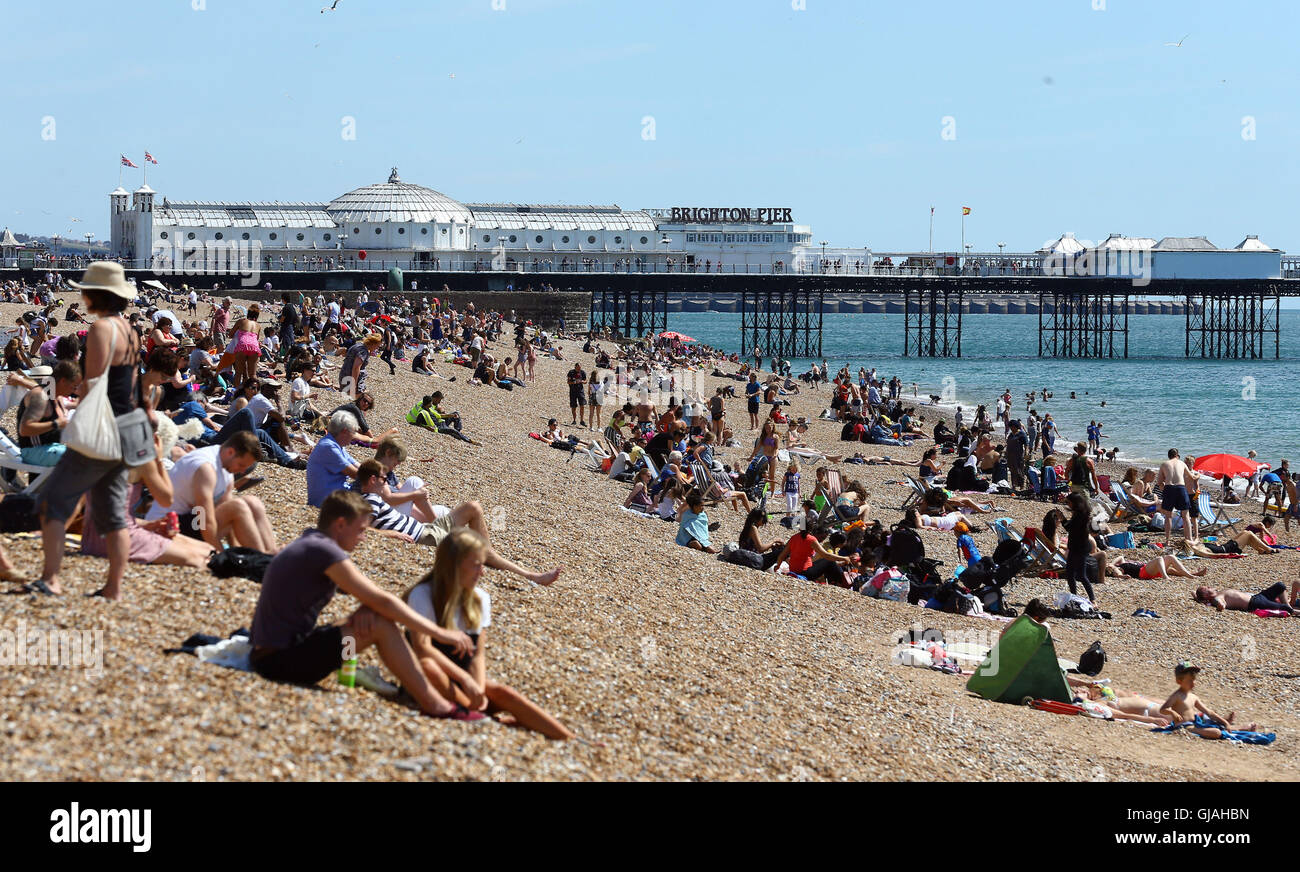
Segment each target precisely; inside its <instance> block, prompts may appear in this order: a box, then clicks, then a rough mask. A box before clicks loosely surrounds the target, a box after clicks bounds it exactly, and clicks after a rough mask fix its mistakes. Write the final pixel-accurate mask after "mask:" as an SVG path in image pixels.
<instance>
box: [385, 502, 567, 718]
mask: <svg viewBox="0 0 1300 872" xmlns="http://www.w3.org/2000/svg"><path fill="white" fill-rule="evenodd" d="M487 551H488V542H487V540H486V539H484V538H483V536H482V535H480V534H479V533H478V532H476V531H475V530H472V529H470V528H469V527H456V528H454V529H453V530H452V531H451V532H450V533H448V534H447V537H446V538H445V539H443V540H442V542H440V543H439V544H438V550H437V552H436V553H435V557H434V564H433V569H431V570H429V571H428V572H427V573H425V575H424V577H423V578H421V579H420V580H419V581H418V582H416V583H415V586H414V587H412V588H411V589H410V590H409V591H407V592H406V597H405V599H406V602H407V604H408V605H410V607H411V608H412V609H413V610H414V611H415V612H416V613H417V614H419V615H421V616H422V617H425V618H427V619H429V620H430V621H433V622H434V623H436V624H438V625H439V626H442V627H446V628H447V629H449V630H453V631H459V632H462V633H465V634H466V635H467V636H469V638H470V641H471V642H472V643H473V645H474V650H473V652H472V653H471V654H468V655H458V654H456V653H455V650H454V649H453V648H452V647H451V646H448V645H443V644H441V643H439V642H435V641H433V640H432V639H431V638H430V637H429V636H426V635H424V634H423V633H411V647H412V649H413V650H414V651H415V656H416V658H417V659H418V660H419V661H420V666H421V668H422V669H423V670H424V673H425V675H426V676H427V677H428V679H429V682H430V683H431V684H432V685H433V687H434V688H435V689H436V690H437V691H438V693H439V694H441V695H442V696H443V697H444V698H445V699H447V700H449V701H451V702H454V703H458V704H460V705H463V706H464V707H465V708H467V709H469V710H470V711H482V712H486V713H487V714H488V715H494V714H496V713H498V712H504V713H506V714H507V715H509V716H510V717H511V719H512V721H511V722H513V723H515V724H518V725H519V726H522V727H526V728H528V729H530V730H534V731H536V732H538V733H541V734H542V735H544V736H546V737H547V738H550V739H571V738H573V733H571V732H570V731H569V730H568V729H566V728H565V726H564V725H563V724H561V723H560V722H559V721H557V720H556V719H555V718H553V717H551V715H549V714H547V713H546V712H545V711H543V710H542V709H541V708H539V707H538V706H537V705H535V704H534V703H533V702H532V701H531V700H529V699H528V698H527V697H525V696H524V695H523V694H521V693H519V692H518V691H517V690H515V689H514V688H512V687H508V686H506V685H504V684H501V683H500V682H498V681H494V680H492V679H490V678H488V677H487V634H486V631H487V628H488V627H489V626H490V625H491V624H492V600H491V598H490V597H489V596H488V593H487V591H486V590H484V589H483V588H481V587H479V586H478V583H479V579H480V578H482V576H483V561H484V559H485V558H486V557H487Z"/></svg>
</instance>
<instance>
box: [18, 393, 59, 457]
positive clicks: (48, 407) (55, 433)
mask: <svg viewBox="0 0 1300 872" xmlns="http://www.w3.org/2000/svg"><path fill="white" fill-rule="evenodd" d="M28 396H31V395H30V394H28ZM56 402H58V400H56V399H55V398H54V397H53V396H52V395H51V394H50V392H49V391H48V390H46V391H45V414H44V415H41V417H40V418H38V419H37V420H36V421H35V423H37V424H43V423H45V422H46V421H53V420H54V412H55V408H56V407H55V405H54V404H55V403H56ZM25 414H27V397H23V399H22V402H21V403H19V404H18V430H19V434H18V447H19V448H33V447H35V446H37V445H53V444H54V443H55V442H58V441H59V436H60V431H59V429H58V428H57V427H55V428H54V429H53V430H50V431H49V432H48V433H40V434H38V435H36V436H24V435H22V426H23V415H25Z"/></svg>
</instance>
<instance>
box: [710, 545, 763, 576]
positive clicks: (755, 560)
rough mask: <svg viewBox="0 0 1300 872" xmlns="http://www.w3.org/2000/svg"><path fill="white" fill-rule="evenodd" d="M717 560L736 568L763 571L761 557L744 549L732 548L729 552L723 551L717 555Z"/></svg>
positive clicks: (755, 552)
mask: <svg viewBox="0 0 1300 872" xmlns="http://www.w3.org/2000/svg"><path fill="white" fill-rule="evenodd" d="M718 559H719V560H723V561H726V562H727V563H733V564H735V565H736V566H744V567H746V568H748V569H757V570H759V571H760V572H761V571H762V570H763V555H762V554H759V553H758V552H757V551H749V550H747V549H745V548H733V549H731V550H730V551H724V552H723V553H722V554H720V555H718Z"/></svg>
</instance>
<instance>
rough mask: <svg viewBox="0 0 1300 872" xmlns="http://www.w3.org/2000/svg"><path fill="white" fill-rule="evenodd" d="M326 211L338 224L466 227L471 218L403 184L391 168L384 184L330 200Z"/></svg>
mask: <svg viewBox="0 0 1300 872" xmlns="http://www.w3.org/2000/svg"><path fill="white" fill-rule="evenodd" d="M325 211H326V212H328V213H329V216H330V217H331V218H333V219H334V220H335V221H337V222H339V223H340V224H345V223H346V224H351V223H353V222H356V223H371V224H376V223H381V222H399V223H400V222H408V221H409V222H415V223H439V224H449V223H451V222H452V221H457V222H460V223H462V224H468V223H470V222H471V221H472V219H473V217H474V216H473V213H471V212H470V210H469V209H467V208H465V206H464V205H462V204H461V203H458V202H456V201H455V200H453V199H451V198H450V197H448V196H445V195H443V194H439V193H438V192H437V191H435V190H432V189H431V188H425V187H422V186H420V185H412V184H410V183H409V182H404V181H402V180H401V179H400V178H398V176H397V167H393V171H392V173H391V174H390V175H389V176H388V181H387V182H384V183H383V184H379V185H366V186H365V187H364V188H357V189H356V190H355V191H348V192H347V193H346V194H344V195H343V196H341V197H338V198H336V199H334V200H331V201H330V203H329V205H328V206H326V207H325Z"/></svg>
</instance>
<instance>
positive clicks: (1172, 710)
mask: <svg viewBox="0 0 1300 872" xmlns="http://www.w3.org/2000/svg"><path fill="white" fill-rule="evenodd" d="M1200 671H1201V667H1199V666H1193V665H1192V663H1191V661H1189V660H1182V661H1180V662H1179V663H1178V664H1177V665H1176V666H1174V680H1175V681H1176V682H1178V689H1177V690H1175V691H1174V692H1173V693H1172V694H1170V696H1169V699H1167V700H1165V704H1164V705H1163V706H1161V707H1160V714H1161V715H1164V716H1165V717H1168V718H1169V719H1170V721H1171V722H1172V723H1173V725H1174V729H1180V728H1183V727H1186V728H1187V729H1189V730H1191V731H1192V732H1193V733H1195V734H1196V735H1198V736H1200V737H1201V738H1202V739H1222V738H1223V734H1224V731H1227V730H1232V729H1236V728H1234V727H1233V726H1232V720H1233V718H1234V717H1236V714H1237V713H1236V712H1229V713H1228V717H1227V718H1221V717H1219V716H1218V715H1216V714H1215V713H1214V712H1212V711H1210V710H1209V709H1208V708H1207V707H1206V706H1205V704H1204V703H1202V702H1201V700H1200V698H1199V697H1197V696H1196V694H1194V693H1192V691H1193V690H1194V689H1195V688H1196V676H1197V675H1198V674H1199V673H1200ZM1255 728H1256V725H1255V724H1250V725H1248V726H1246V727H1244V728H1242V729H1245V730H1248V731H1253V730H1254V729H1255Z"/></svg>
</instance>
